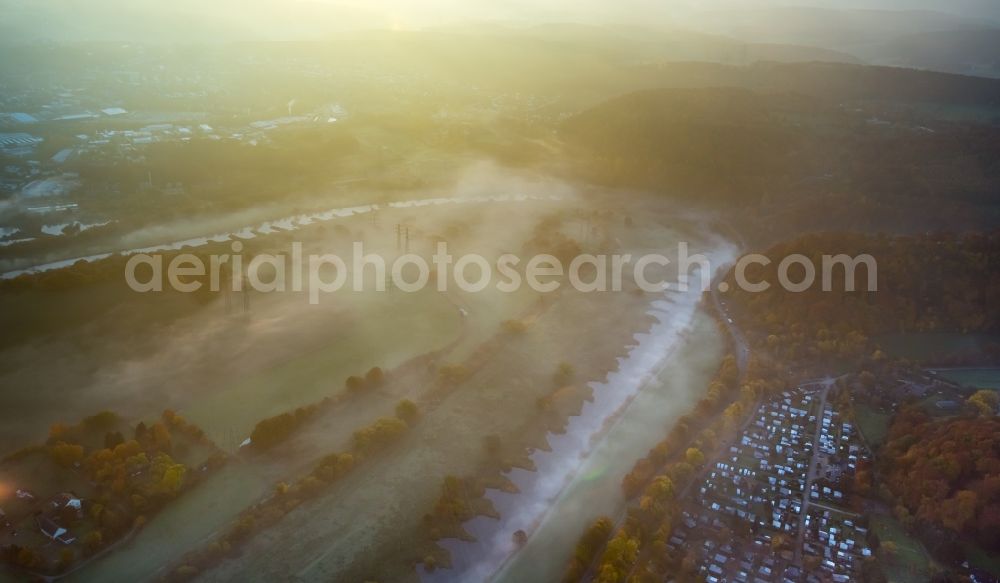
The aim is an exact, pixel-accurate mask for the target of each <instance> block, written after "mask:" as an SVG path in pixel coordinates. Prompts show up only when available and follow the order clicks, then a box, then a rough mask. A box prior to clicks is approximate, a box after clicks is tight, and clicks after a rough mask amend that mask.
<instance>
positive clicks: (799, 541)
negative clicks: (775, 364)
mask: <svg viewBox="0 0 1000 583" xmlns="http://www.w3.org/2000/svg"><path fill="white" fill-rule="evenodd" d="M836 380H837V379H835V378H826V379H823V380H822V381H820V382H819V384H822V385H823V389H822V391H820V394H819V410H818V412H817V413H816V433H815V435H813V451H812V456H811V457H810V458H809V467H808V469H807V470H806V484H805V487H804V488H803V489H802V512H801V514H800V515H799V532H798V535H797V536H796V537H795V564H796V565H799V566H802V545H803V543H804V542H805V528H806V515H807V514H808V513H809V506H810V505H811V504H812V503H811V502H810V501H809V493H810V492H812V483H813V480H814V479H816V458H817V456H818V454H819V436H820V433H821V432H822V430H823V411H825V410H826V396H827V395H828V394H829V393H830V387H832V386H833V383H834V382H835V381H836ZM816 505H817V506H820V507H822V505H821V504H816Z"/></svg>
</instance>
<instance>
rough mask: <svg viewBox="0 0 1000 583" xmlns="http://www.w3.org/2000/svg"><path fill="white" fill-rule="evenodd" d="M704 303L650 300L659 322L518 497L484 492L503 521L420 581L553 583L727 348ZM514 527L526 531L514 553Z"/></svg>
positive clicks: (612, 510) (490, 523) (518, 478)
mask: <svg viewBox="0 0 1000 583" xmlns="http://www.w3.org/2000/svg"><path fill="white" fill-rule="evenodd" d="M734 254H735V248H733V247H731V246H729V245H726V244H720V245H718V246H717V247H716V249H715V250H714V251H712V252H710V253H706V255H707V256H708V257H709V259H710V260H711V264H713V265H723V264H725V263H728V261H729V260H731V259H732V257H733V256H734ZM693 279H694V280H698V278H697V277H695V278H693ZM700 301H701V293H700V291H699V290H697V289H691V290H689V291H687V292H683V293H681V292H666V294H665V295H664V297H663V298H662V299H661V300H658V301H656V302H654V303H653V305H652V310H651V313H652V314H653V315H654V316H655V317H656V319H657V323H655V324H654V325H653V327H652V328H651V329H650V331H649V332H648V333H645V334H639V335H637V337H636V338H637V342H638V343H637V344H636V346H635V347H634V348H632V349H631V351H630V352H629V354H628V355H627V356H626V357H624V358H623V359H621V360H620V366H619V369H618V370H617V371H615V372H613V373H611V374H609V376H608V378H607V379H606V380H605V381H603V382H600V383H593V384H592V386H593V387H594V400H593V401H592V402H588V403H587V404H585V406H584V408H583V410H582V411H581V413H580V415H579V416H576V417H572V418H570V420H569V423H568V425H567V429H566V432H565V433H563V434H558V435H557V434H550V435H549V445H550V447H551V451H543V450H537V451H535V452H534V453H533V454H532V456H531V457H532V461H533V462H534V463H535V466H536V471H533V472H531V471H526V470H522V469H514V470H512V471H511V472H509V473H508V474H507V477H508V478H509V479H510V480H511V481H512V482H513V483H514V484H516V485H517V487H518V490H519V492H518V493H516V494H511V493H506V492H502V491H500V490H492V489H491V490H487V494H486V496H487V497H488V498H489V499H490V500H491V501H492V503H493V505H494V507H495V508H496V509H497V511H498V512H499V513H500V516H501V518H500V519H499V520H495V519H492V518H488V517H476V518H474V519H472V520H470V521H468V522H467V523H465V525H464V526H465V529H466V530H467V531H468V532H469V533H470V534H472V535H473V536H474V537H475V538H476V541H475V542H465V541H461V540H457V539H447V540H443V541H441V542H440V544H442V546H444V547H445V548H447V549H448V551H449V552H450V553H451V556H452V562H453V566H452V568H451V569H438V570H436V571H435V572H433V573H426V572H424V571H423V570H422V569H421V573H420V575H421V579H422V580H423V581H424V582H425V583H450V582H454V581H461V582H465V581H469V582H480V581H486V580H491V579H495V580H500V581H511V582H518V583H520V582H524V581H539V582H542V581H554V580H558V579H559V576H560V574H561V573H562V571H563V569H564V568H565V566H566V563H567V561H568V559H569V557H570V556H571V554H572V552H573V547H574V545H575V543H576V540H577V538H578V537H579V536H580V534H582V532H583V530H584V529H585V528H586V526H587V525H588V524H589V523H591V522H592V521H593V520H594V519H595V518H597V517H598V516H601V515H608V516H612V517H614V516H615V515H617V514H618V513H619V512H620V511H621V510H622V508H623V507H624V504H625V500H624V499H623V496H622V492H621V488H620V484H621V479H622V478H623V477H624V475H625V474H626V473H627V472H628V471H629V470H630V469H631V467H632V464H633V463H634V462H635V460H636V459H638V458H639V457H641V456H643V455H645V453H646V452H647V451H648V450H649V449H650V448H651V447H652V446H653V445H655V444H656V443H657V442H658V441H659V440H660V439H662V438H663V437H664V436H665V435H666V433H667V431H668V428H669V427H670V426H672V424H673V423H674V422H675V421H676V420H677V418H678V417H680V416H681V415H683V414H684V413H685V412H687V411H689V410H690V409H691V408H692V407H693V406H694V404H695V403H696V402H697V400H698V399H699V397H700V396H701V394H702V392H703V391H704V389H705V387H706V385H707V383H708V381H709V379H710V378H711V375H712V374H713V373H714V371H715V369H716V367H717V366H718V363H719V361H720V359H721V356H722V346H723V343H722V340H721V338H720V334H719V332H718V330H717V328H716V326H715V324H714V322H713V321H712V320H711V319H710V318H709V317H708V316H707V315H705V313H704V312H703V311H701V309H700V307H699V306H700ZM518 530H524V531H525V532H527V533H528V534H529V538H528V541H527V543H525V544H524V546H522V547H521V548H520V549H519V548H517V545H516V543H515V542H514V533H515V532H516V531H518Z"/></svg>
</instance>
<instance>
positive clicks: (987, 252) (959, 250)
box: [727, 233, 1000, 357]
mask: <svg viewBox="0 0 1000 583" xmlns="http://www.w3.org/2000/svg"><path fill="white" fill-rule="evenodd" d="M795 253H799V254H802V255H804V256H806V257H808V258H810V259H811V260H812V262H813V264H814V265H816V266H817V267H816V280H815V282H814V284H813V285H812V286H811V287H810V288H809V289H808V290H806V291H804V292H798V293H796V292H791V291H786V290H784V289H782V287H781V286H780V285H779V283H778V266H779V263H780V260H781V259H782V258H784V257H787V256H788V255H790V254H795ZM837 254H847V255H850V256H851V257H857V256H859V255H861V254H868V255H871V256H872V257H873V258H874V260H875V262H876V263H877V284H878V286H877V290H878V291H874V292H870V291H868V284H869V280H870V278H872V277H874V276H875V275H876V274H872V273H868V271H867V269H866V267H865V266H864V265H861V266H859V267H858V268H857V269H856V270H855V271H856V274H855V275H856V277H855V282H854V287H855V291H845V289H846V285H845V284H846V280H845V277H846V276H845V270H844V267H843V266H835V267H833V268H832V269H831V270H830V274H831V277H830V286H829V287H830V291H823V289H822V286H823V285H822V274H821V271H822V269H821V267H820V266H821V265H822V257H821V256H822V255H837ZM764 255H765V256H766V257H767V258H769V259H771V263H770V264H769V265H767V266H761V265H750V266H748V268H747V270H746V278H747V280H748V281H749V282H751V283H758V282H767V283H770V284H771V287H770V288H769V289H768V290H766V291H764V292H761V293H755V292H750V291H744V290H741V289H740V286H739V285H737V282H736V280H735V274H734V273H730V274H729V276H728V279H727V282H728V283H729V285H730V289H731V290H732V291H731V292H729V294H728V295H729V296H731V297H732V300H733V304H734V306H735V309H737V310H738V311H739V314H740V319H741V323H742V324H743V325H744V326H745V329H747V330H748V331H750V334H751V335H752V336H756V337H759V339H761V340H764V341H765V342H766V345H767V347H768V349H769V350H772V351H775V352H776V353H778V354H784V355H788V356H795V355H799V356H814V357H819V356H830V357H837V356H840V357H844V356H850V355H857V354H859V351H860V350H861V349H863V348H865V347H866V346H867V340H868V338H870V337H871V336H873V335H876V334H880V333H888V332H933V331H937V332H943V331H950V332H981V331H993V330H996V329H997V328H998V327H1000V311H998V307H1000V301H998V300H1000V273H998V272H997V270H996V269H994V268H992V266H993V265H996V264H997V262H998V261H1000V236H998V235H997V234H995V233H994V234H989V235H966V236H953V235H940V236H939V235H933V234H931V235H920V236H912V237H888V236H879V235H860V234H843V233H837V234H814V235H807V236H803V237H800V238H798V239H794V240H792V241H789V242H787V243H781V244H778V245H775V246H773V247H771V248H770V249H769V250H767V251H766V252H765V253H764ZM802 277H803V269H802V267H801V266H794V267H791V268H790V269H789V278H790V279H791V280H792V281H794V282H799V281H800V280H801V278H802Z"/></svg>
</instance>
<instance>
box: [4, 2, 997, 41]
mask: <svg viewBox="0 0 1000 583" xmlns="http://www.w3.org/2000/svg"><path fill="white" fill-rule="evenodd" d="M774 6H819V7H825V8H833V9H843V8H877V9H896V10H904V9H910V10H939V11H944V12H949V13H952V14H957V15H961V16H965V17H970V18H991V19H994V20H996V21H1000V0H792V1H789V0H0V11H2V13H3V14H4V18H3V19H0V38H8V39H13V40H33V39H36V38H51V39H57V40H142V39H148V40H184V39H199V40H204V39H207V38H218V39H220V40H227V39H232V38H257V39H298V38H316V37H318V36H323V35H324V34H328V33H330V32H332V31H337V30H345V29H353V28H420V27H427V26H435V25H443V24H454V23H461V22H469V21H505V22H513V23H532V22H560V21H561V22H566V21H575V22H587V23H631V24H644V25H647V26H654V27H655V26H663V27H668V26H672V25H678V24H681V25H686V26H687V25H691V24H692V23H694V24H695V25H697V24H698V23H699V17H698V15H699V14H703V13H705V12H712V11H716V10H719V9H727V10H728V9H735V10H745V9H755V8H761V7H774ZM713 20H718V15H717V14H714V15H712V16H711V17H704V16H702V21H701V22H702V23H705V24H708V25H712V24H718V22H713ZM992 24H996V22H994V23H992ZM712 28H715V29H718V26H715V27H712Z"/></svg>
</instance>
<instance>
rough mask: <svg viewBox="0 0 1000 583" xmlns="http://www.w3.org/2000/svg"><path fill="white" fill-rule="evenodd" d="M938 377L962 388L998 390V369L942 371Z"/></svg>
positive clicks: (999, 372)
mask: <svg viewBox="0 0 1000 583" xmlns="http://www.w3.org/2000/svg"><path fill="white" fill-rule="evenodd" d="M938 375H939V376H941V377H942V378H945V379H948V380H949V381H954V382H956V383H958V384H960V385H962V386H964V387H973V388H976V389H995V390H1000V368H964V369H963V368H956V369H942V370H939V371H938Z"/></svg>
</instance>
